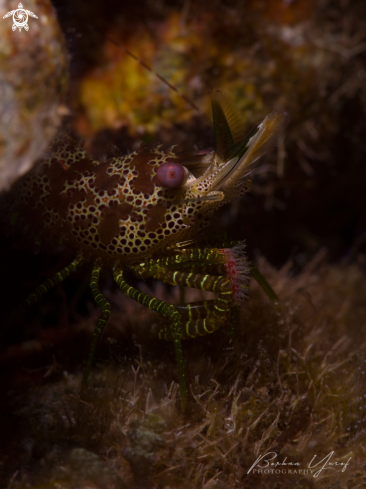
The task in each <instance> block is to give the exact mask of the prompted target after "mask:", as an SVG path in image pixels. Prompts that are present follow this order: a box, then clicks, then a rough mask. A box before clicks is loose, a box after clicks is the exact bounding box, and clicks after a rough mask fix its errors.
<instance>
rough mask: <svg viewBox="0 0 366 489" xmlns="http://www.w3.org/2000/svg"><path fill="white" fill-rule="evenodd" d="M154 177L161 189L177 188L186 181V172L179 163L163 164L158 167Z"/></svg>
mask: <svg viewBox="0 0 366 489" xmlns="http://www.w3.org/2000/svg"><path fill="white" fill-rule="evenodd" d="M156 177H157V179H158V182H159V183H160V185H161V186H162V187H165V188H179V187H181V186H182V185H183V183H184V181H185V179H186V172H185V170H184V167H183V166H182V165H180V164H179V163H164V164H162V165H161V166H159V168H158V171H157V172H156Z"/></svg>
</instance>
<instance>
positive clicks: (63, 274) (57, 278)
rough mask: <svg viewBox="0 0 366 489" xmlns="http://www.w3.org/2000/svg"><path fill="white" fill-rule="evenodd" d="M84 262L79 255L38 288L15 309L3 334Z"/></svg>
mask: <svg viewBox="0 0 366 489" xmlns="http://www.w3.org/2000/svg"><path fill="white" fill-rule="evenodd" d="M83 262H84V260H83V258H82V256H81V255H78V256H77V257H76V258H75V260H74V261H72V262H71V263H70V265H68V266H67V267H65V268H64V269H63V270H61V271H60V272H57V273H56V274H55V275H54V276H53V277H52V278H49V279H47V280H46V281H45V282H43V284H41V285H40V286H39V287H37V288H36V289H35V290H34V291H33V292H32V293H31V294H29V295H28V297H27V298H26V299H25V300H24V301H23V302H22V303H20V304H19V306H18V307H17V308H16V309H14V311H13V312H12V313H11V315H10V317H9V318H8V320H7V321H6V323H5V325H4V327H3V328H2V329H3V330H2V333H4V332H5V331H6V330H7V329H8V328H9V326H11V324H12V322H13V321H14V320H15V319H16V318H17V317H18V316H20V315H21V314H22V313H23V312H24V311H26V310H27V309H28V308H29V307H30V306H32V305H33V304H35V303H36V302H38V301H39V300H40V299H41V297H42V296H44V295H45V294H46V293H47V292H48V291H49V290H51V289H52V288H53V287H55V286H56V285H57V284H60V283H61V282H62V281H63V280H65V278H67V277H68V276H69V275H70V274H71V273H73V272H75V270H76V269H77V268H79V266H80V265H82V263H83Z"/></svg>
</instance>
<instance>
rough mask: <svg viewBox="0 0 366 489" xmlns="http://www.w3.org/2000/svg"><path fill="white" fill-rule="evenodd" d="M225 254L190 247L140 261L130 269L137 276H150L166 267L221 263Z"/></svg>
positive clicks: (188, 266) (202, 265) (213, 250)
mask: <svg viewBox="0 0 366 489" xmlns="http://www.w3.org/2000/svg"><path fill="white" fill-rule="evenodd" d="M225 261H226V260H225V255H224V254H222V253H220V251H219V250H218V249H208V248H207V249H199V248H192V249H186V250H181V251H180V252H179V254H177V255H173V256H166V257H163V258H157V259H150V260H149V261H148V262H147V263H140V264H138V265H134V266H132V267H131V268H132V270H133V271H134V273H135V274H136V276H138V277H143V278H147V277H152V276H154V274H155V273H156V272H159V270H160V271H165V270H166V269H169V268H170V269H172V268H174V269H176V268H181V267H182V268H188V269H190V268H191V267H201V268H200V269H201V270H202V267H208V266H210V265H212V266H215V265H216V266H219V265H223V264H224V262H225Z"/></svg>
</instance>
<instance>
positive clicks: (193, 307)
mask: <svg viewBox="0 0 366 489" xmlns="http://www.w3.org/2000/svg"><path fill="white" fill-rule="evenodd" d="M231 306H232V292H222V293H221V294H219V297H218V298H217V299H216V300H211V301H200V302H193V303H191V304H174V307H175V308H176V309H177V310H178V311H179V313H180V314H181V317H182V322H181V325H180V328H181V338H182V339H184V340H185V339H188V338H196V337H197V336H204V335H206V334H210V333H213V332H214V331H216V330H217V329H219V328H221V327H222V326H224V325H225V323H227V321H228V319H229V318H230V315H231ZM153 334H154V335H155V336H157V337H158V338H160V339H161V340H167V341H172V339H173V337H172V332H171V329H170V325H169V324H168V323H166V324H164V323H163V324H156V325H154V326H153Z"/></svg>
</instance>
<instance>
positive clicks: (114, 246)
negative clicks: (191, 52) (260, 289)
mask: <svg viewBox="0 0 366 489" xmlns="http://www.w3.org/2000/svg"><path fill="white" fill-rule="evenodd" d="M212 111H213V125H214V131H215V143H216V148H215V151H212V152H211V153H207V154H200V153H195V152H189V153H188V152H185V153H175V152H174V151H173V149H170V150H167V151H162V150H161V149H160V148H157V149H154V150H151V149H141V150H139V151H135V152H133V153H131V154H129V155H127V156H121V157H115V158H111V159H110V160H107V161H105V162H102V163H100V162H97V161H94V160H92V159H91V158H89V157H88V156H87V155H86V153H85V152H84V150H83V149H82V148H80V147H78V146H77V145H76V144H75V143H74V142H73V141H72V140H71V138H69V137H68V136H63V137H59V138H57V139H56V140H55V141H54V142H53V143H52V145H51V147H50V150H49V152H48V154H47V155H46V157H45V158H44V159H43V160H42V161H40V162H39V164H38V165H37V166H36V167H35V169H34V170H32V171H31V172H30V173H29V174H27V175H26V176H25V177H23V178H22V179H21V180H20V181H19V182H18V183H17V185H16V186H15V187H14V189H13V191H12V195H14V194H15V196H16V197H15V198H11V199H9V204H8V207H9V212H10V215H11V216H12V220H13V222H16V221H17V222H18V224H20V225H21V227H22V228H23V229H24V231H25V233H27V234H28V235H33V236H34V239H35V240H36V241H37V242H39V241H41V242H43V243H46V244H47V246H53V245H54V246H56V245H59V243H60V242H61V241H62V243H64V244H70V245H71V246H72V247H74V248H75V249H76V250H77V258H76V259H75V260H74V261H73V262H72V263H71V264H70V265H69V267H66V268H65V269H64V270H62V271H61V272H59V273H58V274H56V276H55V277H54V278H53V279H50V280H48V281H47V282H45V284H42V285H41V286H40V287H39V288H38V289H36V291H35V292H34V293H32V294H31V295H30V296H28V298H27V299H26V300H25V302H24V303H23V304H21V305H20V306H19V308H18V312H22V311H23V310H24V309H25V307H27V306H29V305H30V304H33V303H34V302H36V301H37V300H38V299H39V297H40V296H41V295H43V294H44V293H45V292H46V291H47V290H49V288H50V287H52V286H53V285H55V284H56V283H58V282H60V281H61V280H63V279H64V278H65V277H66V276H67V275H68V274H69V273H71V272H72V271H74V270H75V269H76V268H77V266H79V265H80V264H81V263H82V262H85V261H92V262H93V263H94V268H93V271H92V278H91V283H90V285H91V289H92V293H93V296H94V298H95V300H96V302H97V305H98V306H99V307H100V309H101V311H102V315H101V318H100V319H99V321H98V323H97V326H96V330H95V333H94V337H93V341H92V346H91V349H90V353H89V358H88V362H87V367H86V370H85V372H84V378H83V385H84V386H85V384H86V381H87V378H88V374H89V371H90V369H91V365H92V361H93V358H94V355H95V350H96V346H97V344H98V342H99V339H100V336H101V334H102V331H103V329H104V327H105V325H106V323H107V321H108V317H109V313H110V304H109V303H108V301H107V300H106V299H105V298H104V297H103V296H102V294H101V293H100V290H99V288H98V279H99V274H100V270H101V269H102V267H103V266H104V265H107V264H108V265H112V266H113V270H114V271H113V273H114V278H115V281H116V282H117V284H118V285H119V286H120V287H121V289H122V290H123V291H124V292H125V293H126V294H127V295H128V296H130V297H132V298H133V299H135V300H137V301H138V302H140V303H141V304H144V305H145V306H147V307H149V308H150V309H152V310H154V311H156V312H158V313H159V314H160V315H161V316H162V324H161V325H160V326H159V327H158V329H157V335H158V336H159V337H160V338H162V339H166V340H171V341H173V342H174V347H175V351H176V357H177V364H178V374H179V384H180V392H181V400H182V407H183V409H184V406H185V402H186V384H185V373H184V364H183V354H182V349H181V343H180V342H181V339H184V338H189V337H195V336H198V335H203V334H207V333H210V332H213V331H215V330H216V329H217V328H218V327H221V326H223V325H224V324H225V322H227V320H228V318H230V310H231V308H232V307H233V306H235V305H237V304H240V303H241V302H242V301H243V299H244V298H245V295H246V294H245V290H246V289H247V288H248V273H249V267H248V265H247V262H246V258H245V254H244V246H243V245H242V244H239V245H238V246H233V247H228V248H227V247H226V248H224V247H218V248H199V247H198V246H197V245H195V243H194V239H193V238H194V236H195V235H196V234H197V233H198V232H199V231H200V230H201V229H202V228H204V227H205V226H206V225H207V224H208V221H209V215H210V214H212V213H213V212H214V211H215V210H216V209H217V208H218V207H220V206H221V205H223V204H224V203H226V202H231V201H232V200H233V199H234V198H236V197H238V196H240V195H242V194H244V193H245V192H247V191H248V190H250V187H251V183H250V181H249V180H248V174H249V173H250V172H251V170H252V167H253V164H254V163H255V162H256V161H257V160H258V159H259V158H260V157H261V156H262V154H264V153H265V152H266V151H268V150H269V149H270V148H271V147H272V146H273V145H274V144H275V142H276V139H277V137H278V135H279V133H280V132H281V131H282V129H283V126H284V123H285V119H286V116H285V114H282V113H272V114H270V115H269V116H267V117H266V119H265V120H264V121H263V122H262V123H261V124H260V125H259V126H258V128H257V130H256V132H255V134H254V135H252V136H251V137H246V136H245V135H244V133H243V125H242V121H241V118H240V115H239V114H238V113H237V111H236V109H235V107H234V106H233V104H232V102H231V100H230V99H229V98H228V96H227V95H226V94H225V93H224V92H221V91H217V92H215V93H214V95H213V97H212ZM126 270H131V271H132V272H134V273H135V275H137V276H139V277H144V278H145V277H154V278H157V279H160V280H163V281H165V282H167V283H169V284H173V285H177V284H179V285H183V286H188V287H196V288H200V289H203V290H210V291H212V292H216V293H217V294H218V297H217V299H215V300H212V301H203V302H202V303H195V304H186V305H170V304H166V303H164V302H162V301H159V300H158V299H155V298H152V297H150V296H148V295H146V294H143V293H142V292H139V291H138V290H137V289H134V288H133V287H131V286H130V285H129V284H127V283H126V282H125V280H124V277H123V274H124V272H125V271H126ZM255 278H257V280H258V276H257V277H255ZM263 280H264V279H263ZM263 283H264V282H262V285H263ZM267 285H268V284H267ZM264 288H266V285H264ZM266 292H267V293H268V290H266ZM272 292H273V291H272ZM269 295H271V292H270V293H269ZM273 297H276V296H275V294H274V293H273V295H272V297H271V298H273ZM13 316H14V315H13Z"/></svg>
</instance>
